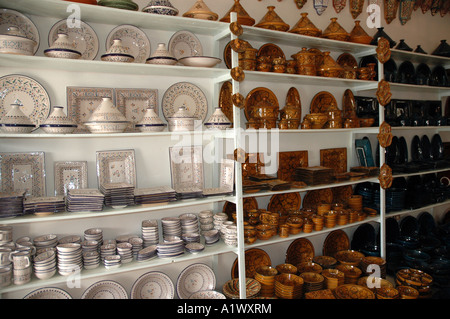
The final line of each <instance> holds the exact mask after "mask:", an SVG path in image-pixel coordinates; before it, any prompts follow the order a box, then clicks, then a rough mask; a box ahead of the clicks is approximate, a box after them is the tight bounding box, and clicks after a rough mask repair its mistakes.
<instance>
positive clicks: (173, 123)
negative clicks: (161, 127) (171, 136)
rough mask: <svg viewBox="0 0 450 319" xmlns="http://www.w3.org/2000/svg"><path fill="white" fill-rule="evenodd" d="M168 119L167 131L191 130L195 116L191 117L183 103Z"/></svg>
mask: <svg viewBox="0 0 450 319" xmlns="http://www.w3.org/2000/svg"><path fill="white" fill-rule="evenodd" d="M168 121H169V132H186V131H193V130H194V127H195V117H192V115H191V114H190V113H189V111H188V110H187V109H186V107H185V106H184V105H182V106H180V107H179V108H178V111H176V112H175V113H174V114H173V115H172V116H171V117H169V119H168Z"/></svg>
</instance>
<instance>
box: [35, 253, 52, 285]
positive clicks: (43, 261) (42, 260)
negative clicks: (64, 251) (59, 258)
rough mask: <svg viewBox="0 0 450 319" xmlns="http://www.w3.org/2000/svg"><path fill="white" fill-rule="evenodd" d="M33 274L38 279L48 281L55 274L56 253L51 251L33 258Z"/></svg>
mask: <svg viewBox="0 0 450 319" xmlns="http://www.w3.org/2000/svg"><path fill="white" fill-rule="evenodd" d="M33 261H34V263H33V269H34V274H35V275H36V277H37V278H39V279H48V278H50V277H52V276H53V275H54V274H55V273H56V253H55V252H54V251H53V250H49V251H46V252H43V253H41V254H39V255H37V256H35V257H34V260H33Z"/></svg>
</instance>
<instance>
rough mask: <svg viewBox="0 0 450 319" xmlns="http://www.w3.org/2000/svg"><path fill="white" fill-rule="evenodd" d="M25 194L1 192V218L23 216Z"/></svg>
mask: <svg viewBox="0 0 450 319" xmlns="http://www.w3.org/2000/svg"><path fill="white" fill-rule="evenodd" d="M24 195H25V193H24V192H13V193H4V192H0V218H3V217H16V216H21V215H23V199H24Z"/></svg>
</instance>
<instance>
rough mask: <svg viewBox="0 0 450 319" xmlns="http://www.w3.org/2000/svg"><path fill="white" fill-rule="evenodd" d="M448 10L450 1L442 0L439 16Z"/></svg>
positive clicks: (449, 9) (442, 15)
mask: <svg viewBox="0 0 450 319" xmlns="http://www.w3.org/2000/svg"><path fill="white" fill-rule="evenodd" d="M449 11H450V1H444V3H443V4H442V5H441V10H440V11H439V13H440V15H441V17H444V16H445V15H446V14H447V13H448V12H449Z"/></svg>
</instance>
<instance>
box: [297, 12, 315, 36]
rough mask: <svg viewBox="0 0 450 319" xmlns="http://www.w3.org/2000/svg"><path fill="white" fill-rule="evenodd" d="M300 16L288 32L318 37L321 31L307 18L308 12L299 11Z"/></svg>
mask: <svg viewBox="0 0 450 319" xmlns="http://www.w3.org/2000/svg"><path fill="white" fill-rule="evenodd" d="M300 15H301V16H302V17H301V18H300V20H298V22H297V23H296V24H295V25H294V26H293V27H292V29H291V30H289V32H291V33H297V34H303V35H309V36H312V37H320V36H321V34H322V31H321V30H320V29H317V28H316V26H315V25H314V24H313V23H312V22H311V20H309V18H308V13H307V12H302V13H300Z"/></svg>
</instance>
